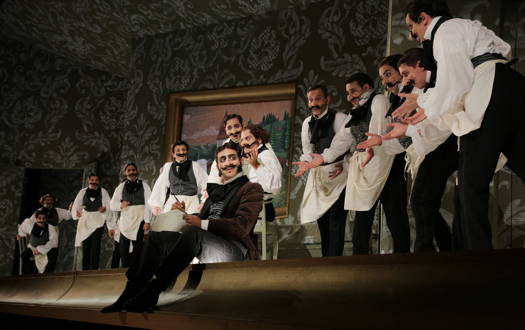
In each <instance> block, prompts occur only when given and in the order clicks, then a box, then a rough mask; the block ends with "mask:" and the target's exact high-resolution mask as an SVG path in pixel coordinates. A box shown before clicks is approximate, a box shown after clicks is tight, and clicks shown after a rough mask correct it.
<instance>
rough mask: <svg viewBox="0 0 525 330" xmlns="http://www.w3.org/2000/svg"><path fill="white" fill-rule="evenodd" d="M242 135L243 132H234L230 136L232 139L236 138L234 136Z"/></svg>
mask: <svg viewBox="0 0 525 330" xmlns="http://www.w3.org/2000/svg"><path fill="white" fill-rule="evenodd" d="M240 133H241V131H237V132H233V133H230V135H229V136H230V137H232V136H234V135H238V134H240Z"/></svg>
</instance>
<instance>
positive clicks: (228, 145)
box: [215, 141, 242, 158]
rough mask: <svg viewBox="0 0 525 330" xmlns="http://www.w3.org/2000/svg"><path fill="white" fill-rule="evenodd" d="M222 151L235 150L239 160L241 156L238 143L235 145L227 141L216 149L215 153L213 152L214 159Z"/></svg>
mask: <svg viewBox="0 0 525 330" xmlns="http://www.w3.org/2000/svg"><path fill="white" fill-rule="evenodd" d="M224 149H232V150H235V151H236V152H237V156H239V158H240V157H241V154H242V150H241V146H240V145H239V144H238V143H235V142H233V141H228V142H226V143H225V144H223V145H222V146H220V147H218V148H217V151H215V158H217V155H218V154H219V152H221V151H223V150H224Z"/></svg>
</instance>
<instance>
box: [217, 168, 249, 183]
mask: <svg viewBox="0 0 525 330" xmlns="http://www.w3.org/2000/svg"><path fill="white" fill-rule="evenodd" d="M243 175H244V174H243V173H242V171H241V172H239V173H237V175H235V176H234V177H233V178H231V179H228V180H226V181H225V182H222V183H220V184H223V185H224V184H228V183H230V182H232V181H234V180H236V179H238V178H240V177H241V176H243Z"/></svg>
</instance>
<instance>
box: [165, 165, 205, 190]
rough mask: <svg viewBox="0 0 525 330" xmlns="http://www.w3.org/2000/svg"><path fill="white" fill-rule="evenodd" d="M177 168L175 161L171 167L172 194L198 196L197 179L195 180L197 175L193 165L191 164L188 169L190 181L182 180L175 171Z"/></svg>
mask: <svg viewBox="0 0 525 330" xmlns="http://www.w3.org/2000/svg"><path fill="white" fill-rule="evenodd" d="M188 161H189V160H188ZM176 166H177V162H175V161H174V162H173V163H172V164H171V167H170V173H169V180H170V192H171V194H173V195H184V196H193V195H197V192H198V189H197V179H195V173H193V163H190V166H189V168H188V178H189V180H188V181H186V180H182V179H180V178H178V177H177V176H176V175H175V173H174V170H176Z"/></svg>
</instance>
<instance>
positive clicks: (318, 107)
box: [308, 105, 321, 111]
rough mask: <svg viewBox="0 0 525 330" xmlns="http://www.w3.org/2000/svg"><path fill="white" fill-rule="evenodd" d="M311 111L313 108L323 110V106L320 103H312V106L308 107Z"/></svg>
mask: <svg viewBox="0 0 525 330" xmlns="http://www.w3.org/2000/svg"><path fill="white" fill-rule="evenodd" d="M308 109H309V110H310V111H312V110H313V109H319V110H321V107H320V106H318V105H312V106H311V107H309V108H308Z"/></svg>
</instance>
